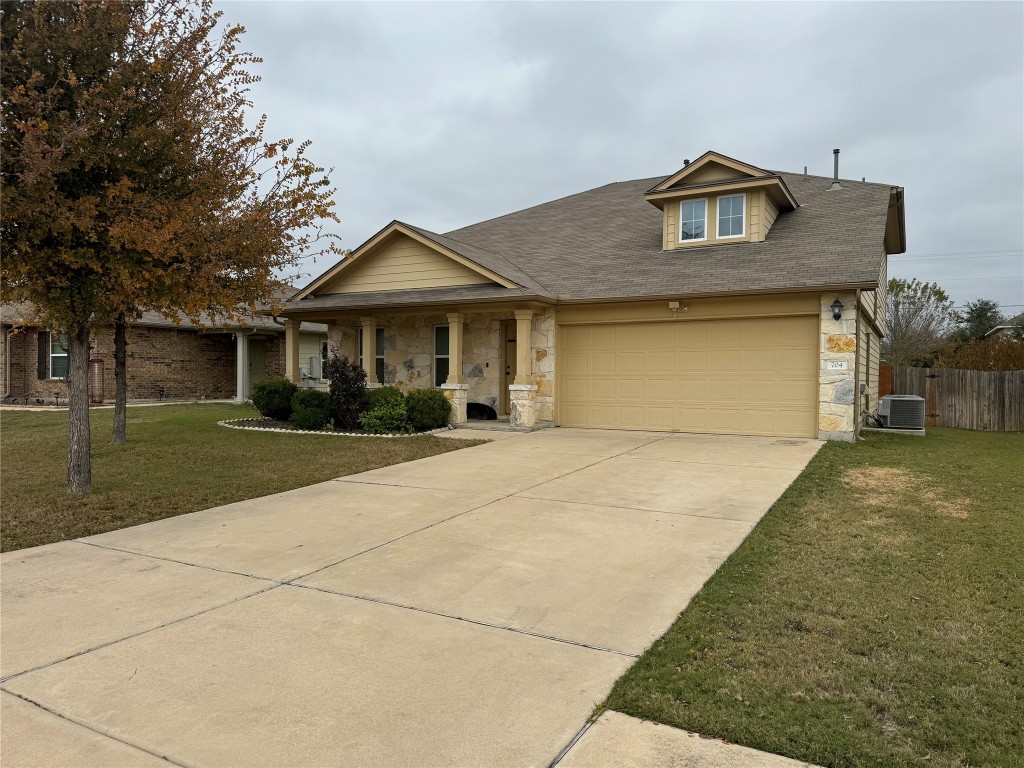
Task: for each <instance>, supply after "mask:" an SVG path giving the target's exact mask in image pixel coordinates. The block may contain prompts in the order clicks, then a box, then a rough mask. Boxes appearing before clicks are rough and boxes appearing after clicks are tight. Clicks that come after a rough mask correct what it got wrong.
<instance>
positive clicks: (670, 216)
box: [661, 201, 679, 251]
mask: <svg viewBox="0 0 1024 768" xmlns="http://www.w3.org/2000/svg"><path fill="white" fill-rule="evenodd" d="M664 222H665V227H664V231H663V233H662V235H663V237H662V244H661V247H662V248H663V249H665V250H666V251H667V250H669V249H670V248H674V247H675V243H676V227H677V226H678V223H679V203H677V202H674V201H673V202H671V203H666V204H665V218H664Z"/></svg>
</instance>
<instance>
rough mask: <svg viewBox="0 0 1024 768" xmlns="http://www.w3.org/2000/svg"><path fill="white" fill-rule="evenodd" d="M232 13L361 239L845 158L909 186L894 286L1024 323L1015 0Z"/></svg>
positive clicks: (236, 8) (253, 7)
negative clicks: (735, 167)
mask: <svg viewBox="0 0 1024 768" xmlns="http://www.w3.org/2000/svg"><path fill="white" fill-rule="evenodd" d="M219 7H220V9H221V10H223V11H224V12H225V20H226V21H230V22H239V23H242V24H244V25H245V26H246V28H247V30H248V34H247V35H246V45H247V47H248V48H249V49H250V50H252V51H254V52H255V53H257V54H259V55H261V56H263V57H264V59H265V63H264V64H263V65H262V66H261V67H260V68H259V70H258V71H259V74H260V75H262V77H263V82H262V83H260V84H259V85H257V86H256V87H254V89H253V94H252V95H253V100H254V101H255V105H256V109H257V110H258V111H262V112H266V113H268V115H269V133H270V134H271V135H276V134H280V135H284V136H293V137H295V138H299V139H304V138H309V139H312V140H313V148H312V149H311V154H312V156H313V158H314V159H315V160H317V161H318V162H319V163H321V164H323V165H326V166H333V167H334V169H335V171H334V174H333V176H332V179H333V180H334V182H335V184H336V185H337V187H338V193H337V197H336V200H337V210H338V212H339V215H340V217H341V219H342V225H341V228H340V234H341V235H342V236H343V238H344V245H345V246H346V247H355V246H356V245H358V244H359V243H360V242H361V241H362V240H364V239H365V238H367V237H368V236H370V235H371V234H373V233H374V232H376V231H377V230H378V229H379V228H380V227H382V226H383V225H384V224H386V223H387V222H389V221H390V220H391V219H395V218H398V219H404V220H408V221H410V222H412V223H415V224H419V225H421V226H424V227H427V228H429V229H434V230H437V231H444V230H447V229H451V228H454V227H458V226H462V225H465V224H468V223H472V222H474V221H479V220H481V219H485V218H489V217H491V216H496V215H500V214H503V213H507V212H509V211H513V210H516V209H519V208H523V207H525V206H528V205H533V204H536V203H539V202H543V201H545V200H550V199H553V198H557V197H560V196H562V195H566V194H571V193H573V192H577V191H581V190H584V189H588V188H590V187H594V186H598V185H601V184H605V183H608V182H611V181H619V180H623V179H630V178H642V177H646V176H657V175H659V174H664V175H667V174H669V173H671V172H673V171H674V170H676V169H677V168H678V167H680V166H681V165H682V162H683V159H684V158H694V157H696V156H698V155H699V154H701V153H702V152H704V151H705V150H707V149H716V150H718V151H721V152H724V153H725V154H728V155H731V156H733V157H737V158H739V159H742V160H746V161H749V162H751V163H754V164H756V165H760V166H763V167H768V168H775V169H781V170H800V169H802V168H803V167H804V166H805V165H807V166H809V167H810V171H811V172H812V173H818V174H822V175H829V174H830V173H831V162H832V152H831V150H832V148H833V147H834V146H835V147H841V148H842V149H843V154H842V173H843V175H844V176H847V177H851V178H860V177H861V176H866V177H867V178H868V179H869V180H872V181H883V182H889V183H892V184H898V185H901V186H904V187H905V188H906V199H907V230H908V243H909V251H908V253H907V254H906V256H900V257H894V258H893V259H892V260H891V262H890V264H891V272H892V274H894V275H895V276H900V277H911V276H913V277H920V278H922V279H928V280H936V281H938V282H939V283H941V284H942V285H943V286H944V287H946V289H947V290H948V291H949V292H950V293H951V294H952V295H953V296H954V298H955V299H956V300H957V301H958V302H960V303H962V302H964V301H967V300H970V299H974V298H978V297H991V298H995V299H997V300H998V301H1000V302H1001V303H1002V304H1004V305H1006V307H1007V311H1008V312H1018V311H1022V310H1024V306H1011V305H1024V225H1022V215H1024V6H1022V5H1021V4H1019V3H980V2H979V3H885V4H882V3H849V4H847V3H814V4H774V3H756V4H740V3H722V4H702V3H678V4H666V3H651V4H642V3H629V4H618V3H559V4H556V3H537V4H534V3H507V4H506V3H488V4H482V3H447V4H415V3H374V4H363V3H340V2H339V3H327V2H323V3H310V2H292V3H285V2H275V3H243V2H238V3H235V2H232V3H223V4H221V5H220V6H219ZM990 251H1002V252H1003V253H1000V254H992V253H986V252H990ZM931 254H942V255H941V256H936V257H933V256H931ZM946 254H955V255H958V256H955V257H953V258H949V257H947V256H946ZM959 254H963V255H959ZM326 266H327V265H325V264H322V263H321V264H315V265H314V264H307V265H306V270H307V271H308V272H312V273H317V272H319V271H321V270H322V269H324V268H326Z"/></svg>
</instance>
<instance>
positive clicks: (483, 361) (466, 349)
mask: <svg viewBox="0 0 1024 768" xmlns="http://www.w3.org/2000/svg"><path fill="white" fill-rule="evenodd" d="M504 321H511V322H515V318H514V316H513V315H512V313H511V312H477V313H468V314H467V315H466V320H465V325H464V328H463V339H462V344H463V352H462V375H463V379H464V381H465V383H466V385H467V386H468V387H469V390H468V394H469V402H471V403H484V404H485V405H489V406H491V407H492V408H494V409H495V410H496V411H499V412H500V411H501V380H502V368H501V361H502V345H503V343H504V341H503V339H502V338H501V326H502V323H503V322H504ZM447 323H448V317H447V315H445V314H430V315H406V316H396V317H387V316H384V317H380V316H378V318H377V324H378V326H380V327H383V328H384V381H383V382H382V383H383V384H387V385H394V386H396V387H398V388H399V389H401V390H402V391H403V392H408V391H409V390H410V389H416V388H420V387H432V386H434V377H433V369H434V326H435V325H447ZM358 333H359V328H358V327H355V326H351V325H341V324H340V323H336V324H334V325H332V326H330V331H329V338H330V343H331V348H332V349H334V350H336V351H337V352H338V354H341V355H348V356H349V357H350V358H352V359H358V350H359V342H358V339H359V337H358ZM530 343H531V350H530V359H531V361H532V371H531V376H532V378H533V381H534V383H535V384H536V385H537V391H536V392H535V393H534V395H533V400H534V401H535V403H536V408H537V418H538V419H544V420H551V419H553V418H554V403H555V391H554V378H555V373H554V370H555V368H554V353H555V349H554V347H555V319H554V314H553V313H552V312H551V311H548V312H547V313H544V314H538V315H536V316H535V317H534V318H533V324H532V333H531V339H530Z"/></svg>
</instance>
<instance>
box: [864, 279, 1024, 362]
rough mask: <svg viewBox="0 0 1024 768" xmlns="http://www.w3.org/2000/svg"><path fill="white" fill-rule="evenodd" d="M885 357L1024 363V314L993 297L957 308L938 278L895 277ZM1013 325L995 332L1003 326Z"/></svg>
mask: <svg viewBox="0 0 1024 768" xmlns="http://www.w3.org/2000/svg"><path fill="white" fill-rule="evenodd" d="M886 303H887V308H888V316H887V331H886V336H885V338H884V339H883V340H882V359H883V360H885V361H886V362H887V363H889V364H890V365H907V366H919V367H937V368H961V369H965V370H978V371H1010V370H1019V369H1024V319H1022V317H1021V316H1017V317H1016V318H1014V319H1011V318H1007V317H1006V316H1004V315H1003V313H1002V312H1001V311H1000V308H999V303H998V302H996V301H993V300H991V299H977V300H976V301H969V302H967V304H966V305H965V306H964V307H963V309H962V310H959V311H958V310H956V309H955V308H954V305H953V301H952V300H951V299H950V298H949V295H948V294H947V293H946V292H945V291H944V290H943V289H942V288H941V287H940V286H939V284H938V283H926V282H922V281H920V280H916V279H915V280H901V279H897V278H895V277H894V278H891V279H890V280H889V284H888V294H887V296H886ZM1001 325H1003V326H1005V325H1008V326H1011V327H1010V329H1009V331H1007V332H1003V333H992V331H993V329H995V328H997V327H998V326H1001Z"/></svg>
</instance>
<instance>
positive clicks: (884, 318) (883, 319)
mask: <svg viewBox="0 0 1024 768" xmlns="http://www.w3.org/2000/svg"><path fill="white" fill-rule="evenodd" d="M875 301H876V302H877V308H876V312H875V322H876V323H877V324H878V327H879V328H880V329H881V331H882V333H883V334H885V333H886V332H887V331H888V329H889V255H888V254H885V253H883V254H882V270H881V272H880V273H879V275H878V290H877V291H876V299H875Z"/></svg>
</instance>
